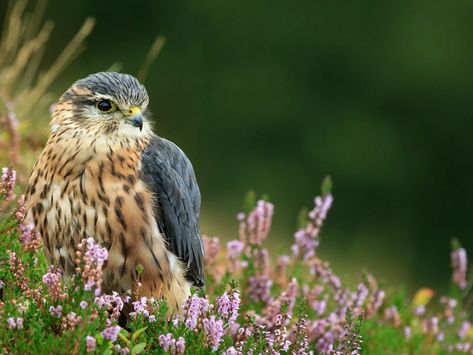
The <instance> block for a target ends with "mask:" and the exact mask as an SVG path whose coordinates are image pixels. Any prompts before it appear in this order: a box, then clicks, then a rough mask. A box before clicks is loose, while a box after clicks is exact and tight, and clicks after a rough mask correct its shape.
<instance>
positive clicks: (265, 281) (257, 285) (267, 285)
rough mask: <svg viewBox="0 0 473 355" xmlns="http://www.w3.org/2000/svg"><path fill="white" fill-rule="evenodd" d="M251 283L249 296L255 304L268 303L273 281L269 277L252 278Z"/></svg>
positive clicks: (257, 276) (258, 276)
mask: <svg viewBox="0 0 473 355" xmlns="http://www.w3.org/2000/svg"><path fill="white" fill-rule="evenodd" d="M249 282H250V285H249V287H248V295H249V296H250V298H251V299H252V300H253V301H254V302H259V301H263V302H266V301H268V300H269V298H270V297H271V286H272V285H273V280H271V279H270V278H269V276H268V275H264V274H262V275H256V276H250V278H249Z"/></svg>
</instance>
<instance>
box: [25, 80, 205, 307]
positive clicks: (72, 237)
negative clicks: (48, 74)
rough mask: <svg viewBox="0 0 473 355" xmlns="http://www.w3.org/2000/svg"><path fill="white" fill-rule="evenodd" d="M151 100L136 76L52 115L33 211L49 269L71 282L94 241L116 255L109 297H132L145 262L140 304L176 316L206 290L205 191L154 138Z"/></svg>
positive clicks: (81, 86)
mask: <svg viewBox="0 0 473 355" xmlns="http://www.w3.org/2000/svg"><path fill="white" fill-rule="evenodd" d="M148 102H149V98H148V94H147V92H146V89H145V87H144V86H143V85H142V84H140V83H139V82H138V80H137V79H135V78H134V77H133V76H131V75H127V74H121V73H113V72H101V73H96V74H92V75H89V76H88V77H86V78H84V79H81V80H78V81H76V82H75V83H74V84H73V85H72V86H71V87H70V88H69V89H68V90H67V91H66V92H65V93H64V94H63V95H62V96H61V98H60V99H59V101H58V103H57V105H56V107H55V110H54V112H53V114H52V120H51V132H50V136H49V139H48V141H47V143H46V146H45V148H44V150H43V151H42V153H41V155H40V156H39V158H38V160H37V162H36V163H35V165H34V167H33V171H32V173H31V175H30V178H29V184H28V189H27V193H26V208H27V211H28V217H29V218H30V220H31V221H32V222H33V223H34V225H35V227H36V230H37V232H38V233H39V234H40V235H41V237H42V240H43V242H44V246H45V248H44V249H45V254H46V257H47V259H48V261H50V262H52V263H55V264H56V265H58V266H60V267H61V268H62V269H63V270H64V271H65V272H66V274H72V273H74V270H75V266H74V259H75V251H76V247H77V245H78V244H79V243H80V242H81V240H82V239H84V238H90V237H92V238H93V239H94V240H95V241H96V242H98V243H99V244H100V245H102V246H105V247H106V248H107V249H108V253H109V257H108V260H107V262H106V265H105V267H104V270H103V280H102V282H103V283H102V289H103V290H104V291H112V290H114V291H118V292H125V291H127V290H130V289H133V287H134V284H135V283H136V281H137V277H138V275H137V271H136V267H137V266H138V265H139V264H141V265H142V266H143V271H142V272H141V273H140V275H139V279H140V280H139V282H141V284H142V286H141V287H140V288H139V293H140V296H148V297H164V298H165V299H166V300H167V301H168V304H169V305H170V306H171V307H173V308H175V309H179V308H180V306H181V305H182V303H183V302H184V301H185V299H186V298H187V297H188V296H189V294H190V287H191V286H192V285H195V286H197V287H200V286H203V283H204V275H203V266H202V262H203V247H202V240H201V236H200V231H199V213H200V191H199V187H198V185H197V181H196V177H195V174H194V170H193V167H192V165H191V162H190V161H189V159H188V158H187V156H186V155H185V154H184V153H183V151H182V150H181V149H180V148H179V147H178V146H177V145H175V144H174V143H172V142H170V141H168V140H166V139H164V138H161V137H159V136H157V135H156V134H154V133H153V132H152V129H151V125H150V123H149V122H148V120H147V117H146V116H147V115H146V112H147V106H148Z"/></svg>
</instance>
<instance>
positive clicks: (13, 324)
mask: <svg viewBox="0 0 473 355" xmlns="http://www.w3.org/2000/svg"><path fill="white" fill-rule="evenodd" d="M7 323H8V328H9V329H14V328H16V322H15V318H13V317H9V318H8V319H7Z"/></svg>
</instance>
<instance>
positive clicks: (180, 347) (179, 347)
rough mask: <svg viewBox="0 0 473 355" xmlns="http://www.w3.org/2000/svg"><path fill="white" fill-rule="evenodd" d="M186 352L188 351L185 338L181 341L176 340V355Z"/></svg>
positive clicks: (180, 339)
mask: <svg viewBox="0 0 473 355" xmlns="http://www.w3.org/2000/svg"><path fill="white" fill-rule="evenodd" d="M185 350H186V341H185V340H184V338H183V337H179V339H177V340H176V353H177V354H184V351H185Z"/></svg>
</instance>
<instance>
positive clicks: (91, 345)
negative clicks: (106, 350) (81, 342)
mask: <svg viewBox="0 0 473 355" xmlns="http://www.w3.org/2000/svg"><path fill="white" fill-rule="evenodd" d="M85 342H86V346H87V349H86V351H87V352H88V353H91V352H94V351H95V347H96V346H97V340H96V339H95V338H94V337H91V336H90V335H87V336H86V337H85Z"/></svg>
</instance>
